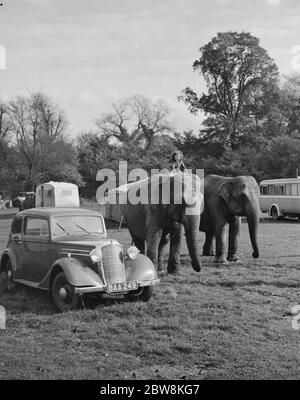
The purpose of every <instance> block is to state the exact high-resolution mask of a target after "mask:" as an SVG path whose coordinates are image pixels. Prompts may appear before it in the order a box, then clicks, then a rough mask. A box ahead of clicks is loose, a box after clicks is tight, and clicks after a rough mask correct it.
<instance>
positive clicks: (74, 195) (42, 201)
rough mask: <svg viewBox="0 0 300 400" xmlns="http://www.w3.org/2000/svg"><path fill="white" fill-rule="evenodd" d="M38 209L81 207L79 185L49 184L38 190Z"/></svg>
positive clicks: (36, 201)
mask: <svg viewBox="0 0 300 400" xmlns="http://www.w3.org/2000/svg"><path fill="white" fill-rule="evenodd" d="M35 206H36V207H58V208H59V207H79V206H80V201H79V193H78V187H77V185H74V184H73V183H66V182H47V183H43V184H42V185H39V186H38V187H37V188H36V199H35Z"/></svg>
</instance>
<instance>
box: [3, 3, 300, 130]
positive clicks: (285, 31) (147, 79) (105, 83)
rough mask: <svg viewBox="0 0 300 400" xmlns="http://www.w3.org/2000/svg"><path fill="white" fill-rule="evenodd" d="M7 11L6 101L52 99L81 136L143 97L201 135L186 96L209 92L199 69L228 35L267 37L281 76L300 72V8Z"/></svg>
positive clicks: (123, 6) (139, 6)
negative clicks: (204, 52) (119, 106)
mask: <svg viewBox="0 0 300 400" xmlns="http://www.w3.org/2000/svg"><path fill="white" fill-rule="evenodd" d="M1 3H2V6H0V58H1V48H2V50H3V47H4V48H5V52H6V69H5V70H3V69H2V70H1V60H0V99H2V100H4V101H7V100H9V99H12V98H13V97H14V96H17V95H28V94H29V93H31V92H34V91H43V92H45V93H46V94H48V95H50V96H51V97H52V98H53V100H54V101H55V102H56V103H58V104H59V105H60V106H61V107H62V108H63V109H64V110H65V111H66V113H67V116H68V120H69V122H70V125H69V132H70V134H71V135H73V136H74V137H75V136H76V135H78V134H79V133H80V132H82V131H85V130H89V129H92V128H93V127H94V122H95V120H96V119H97V118H99V117H100V116H101V114H102V113H105V112H108V111H109V110H110V107H111V104H112V103H113V102H117V101H120V100H123V99H125V98H127V97H129V96H132V95H135V94H141V95H143V96H145V97H148V98H150V99H152V100H154V101H155V100H157V99H163V100H165V101H166V102H167V103H168V104H169V106H170V107H171V109H172V113H171V119H172V121H173V124H174V125H175V126H177V128H178V129H179V130H190V129H194V130H197V129H198V128H199V125H200V123H201V116H197V117H195V116H192V115H191V114H190V113H189V112H188V110H187V106H186V105H185V104H183V103H179V102H178V101H177V97H178V96H179V95H180V94H181V91H182V90H183V89H184V88H185V87H186V86H190V87H191V88H193V89H194V90H196V91H199V92H201V91H202V90H205V86H204V83H203V81H202V80H201V77H200V76H199V74H198V73H196V72H193V69H192V64H193V62H194V60H196V59H197V58H199V56H200V53H199V48H200V47H201V46H203V45H205V44H206V43H208V42H209V41H210V40H211V39H212V37H214V36H215V35H216V34H217V33H218V32H223V31H229V30H230V31H246V32H251V33H252V34H253V35H255V36H257V37H259V38H260V40H261V42H260V44H261V46H262V47H264V48H265V49H266V50H267V51H268V52H269V54H270V56H271V57H272V58H274V60H275V62H276V63H277V65H278V67H279V70H280V73H281V74H289V73H291V72H293V71H294V70H295V68H297V67H298V66H299V65H300V2H299V0H252V1H250V0H249V1H248V0H247V1H246V0H85V1H79V0H1ZM298 56H299V57H298ZM298 68H299V67H298ZM299 72H300V70H299Z"/></svg>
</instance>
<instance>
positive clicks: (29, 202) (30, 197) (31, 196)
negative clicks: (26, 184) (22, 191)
mask: <svg viewBox="0 0 300 400" xmlns="http://www.w3.org/2000/svg"><path fill="white" fill-rule="evenodd" d="M34 207H35V193H34V192H29V193H26V196H25V200H24V201H22V202H21V204H20V207H19V210H20V211H23V210H28V209H29V208H34Z"/></svg>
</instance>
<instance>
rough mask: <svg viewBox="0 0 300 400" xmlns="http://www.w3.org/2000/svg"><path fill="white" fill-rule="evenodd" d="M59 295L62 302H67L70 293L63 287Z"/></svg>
mask: <svg viewBox="0 0 300 400" xmlns="http://www.w3.org/2000/svg"><path fill="white" fill-rule="evenodd" d="M58 295H59V297H60V298H61V299H62V300H65V299H66V297H67V295H68V292H67V291H66V289H65V288H64V287H62V288H60V289H59V291H58Z"/></svg>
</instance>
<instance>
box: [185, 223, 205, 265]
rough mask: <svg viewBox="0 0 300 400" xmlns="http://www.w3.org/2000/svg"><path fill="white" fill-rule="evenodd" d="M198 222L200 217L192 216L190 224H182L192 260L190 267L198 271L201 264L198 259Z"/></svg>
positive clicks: (199, 250)
mask: <svg viewBox="0 0 300 400" xmlns="http://www.w3.org/2000/svg"><path fill="white" fill-rule="evenodd" d="M195 219H197V221H195ZM199 224H200V217H199V218H194V219H193V222H192V224H187V223H185V224H184V228H185V236H186V243H187V247H188V250H189V254H190V257H191V260H192V267H193V269H194V270H195V271H196V272H200V271H201V266H202V265H201V259H200V253H201V249H200V243H199V240H198V235H199Z"/></svg>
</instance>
